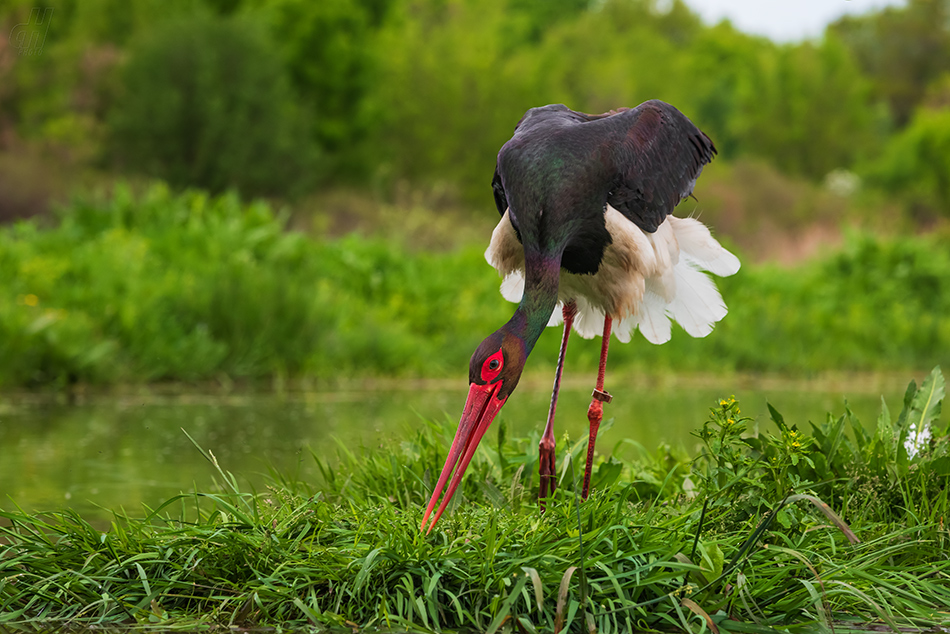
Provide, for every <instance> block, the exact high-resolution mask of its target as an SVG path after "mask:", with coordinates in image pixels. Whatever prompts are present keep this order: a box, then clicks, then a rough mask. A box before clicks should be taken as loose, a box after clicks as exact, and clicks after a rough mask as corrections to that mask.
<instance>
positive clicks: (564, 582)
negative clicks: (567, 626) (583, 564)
mask: <svg viewBox="0 0 950 634" xmlns="http://www.w3.org/2000/svg"><path fill="white" fill-rule="evenodd" d="M575 570H577V566H571V567H570V568H568V569H567V571H566V572H565V573H564V576H563V577H561V587H560V589H558V591H557V611H556V612H555V614H554V634H557V633H558V632H560V631H561V629H562V628H563V627H564V607H565V606H566V605H567V593H568V591H569V590H570V588H571V575H573V574H574V571H575Z"/></svg>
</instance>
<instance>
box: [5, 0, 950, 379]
mask: <svg viewBox="0 0 950 634" xmlns="http://www.w3.org/2000/svg"><path fill="white" fill-rule="evenodd" d="M50 6H51V7H52V9H53V11H52V14H50V16H49V19H48V20H47V21H46V22H45V23H39V22H38V19H37V16H38V15H39V14H37V15H33V14H32V13H31V11H32V8H33V5H32V4H31V3H30V2H27V1H26V0H2V1H0V37H5V38H6V39H5V40H0V219H7V220H11V219H15V218H23V217H29V216H33V217H34V218H33V220H31V221H30V222H27V223H20V224H16V225H13V226H9V227H6V228H4V229H3V230H2V231H0V242H2V243H3V250H2V252H0V269H2V272H3V277H2V279H0V288H2V293H3V297H4V298H5V299H4V301H0V335H2V336H0V359H2V360H3V364H2V369H0V384H3V385H7V386H10V385H42V384H50V383H52V384H56V385H63V384H67V383H71V382H75V381H83V382H85V381H92V382H113V381H128V380H133V381H138V380H161V379H186V380H191V379H199V378H203V377H211V376H215V375H216V374H220V373H225V374H227V375H229V376H236V377H260V376H267V375H295V374H309V375H315V376H320V377H331V376H332V377H338V376H345V375H357V374H365V373H375V374H384V373H385V374H392V373H400V374H404V375H419V374H437V373H441V372H443V371H445V370H446V369H448V368H453V369H457V368H459V367H463V366H464V363H465V361H466V359H467V357H468V354H469V352H470V350H471V348H472V347H473V345H474V344H475V343H476V339H477V338H478V336H479V335H481V334H483V333H485V332H489V331H490V330H492V329H493V328H494V327H496V326H497V324H498V323H499V322H500V321H502V320H503V319H504V318H505V316H506V313H507V311H508V310H509V307H507V306H505V305H504V304H503V302H501V301H500V300H499V299H498V297H497V295H496V290H495V286H496V283H497V279H496V278H495V277H494V276H493V275H492V273H491V271H490V269H488V268H487V267H486V266H485V265H484V263H483V262H482V261H481V259H480V251H481V249H482V245H483V243H484V240H485V238H486V237H487V235H488V231H489V230H490V229H489V228H490V227H491V225H492V224H493V223H494V222H495V218H496V216H495V215H494V211H492V204H491V199H490V192H489V188H488V185H487V183H488V180H489V175H490V174H491V170H492V165H493V162H494V157H495V153H496V152H497V149H498V147H499V146H500V145H501V144H502V143H503V142H504V141H505V140H506V139H507V138H508V137H509V135H510V134H511V130H512V128H513V125H514V123H515V122H516V121H517V120H518V119H519V118H520V116H521V115H522V113H523V112H524V110H525V109H526V108H528V107H530V106H533V105H537V104H541V103H550V102H564V103H567V104H569V105H570V106H571V107H573V108H577V109H580V110H586V111H591V112H600V111H604V110H607V109H609V108H612V107H616V106H618V105H634V104H636V103H639V102H641V101H643V100H645V99H647V98H654V97H655V98H661V99H664V100H667V101H669V102H671V103H674V104H676V105H677V106H678V107H679V108H681V109H682V110H683V111H684V112H686V113H687V114H688V115H689V116H690V117H691V118H692V119H693V120H694V121H695V122H696V123H697V124H698V125H699V126H700V127H702V128H703V129H704V130H705V131H707V132H708V133H709V134H710V136H712V138H714V139H715V141H716V143H717V145H718V147H719V149H720V157H719V158H718V159H717V161H716V162H714V163H713V165H711V166H710V167H709V169H707V170H706V172H705V174H704V175H703V178H702V179H701V180H700V183H699V188H698V189H697V196H698V198H699V200H700V202H699V203H698V204H696V203H693V202H690V203H687V204H684V206H683V208H682V209H681V210H680V212H681V213H684V214H690V213H695V214H699V215H701V216H702V219H703V220H704V221H705V222H707V224H709V225H710V226H712V227H714V228H715V230H716V233H717V235H718V236H719V237H720V238H722V239H723V240H724V242H726V243H727V244H728V245H729V246H730V248H733V249H735V250H737V251H738V252H739V254H740V255H741V256H742V259H743V261H744V262H745V263H746V266H745V268H744V269H743V271H742V272H741V273H740V275H739V276H737V277H736V278H735V279H732V280H726V281H723V282H722V287H723V290H724V294H725V296H726V298H727V303H728V304H729V305H730V307H731V309H732V314H731V315H730V316H729V318H728V319H726V320H725V322H723V324H722V325H721V326H720V327H719V329H717V331H716V333H715V335H714V336H712V337H710V338H709V339H707V340H703V341H692V340H688V339H687V338H685V337H683V336H678V337H674V340H673V341H672V342H671V343H670V344H669V345H667V346H664V347H663V348H662V349H657V348H654V347H652V346H650V347H648V346H645V345H638V346H631V347H628V348H622V347H616V348H615V352H614V353H612V362H614V363H618V364H620V365H625V364H626V365H628V366H629V367H633V366H634V365H638V366H642V367H649V368H651V369H656V368H678V369H694V370H712V369H720V368H732V369H738V370H778V371H784V372H797V373H802V372H814V371H820V370H827V369H860V370H868V369H882V368H893V367H895V366H900V367H914V368H920V367H929V366H932V365H933V364H935V363H939V362H946V359H945V356H946V355H945V354H944V353H942V352H941V350H947V349H950V348H947V347H946V345H945V344H946V343H947V339H948V336H950V335H948V326H947V317H946V315H947V314H948V312H947V310H946V309H947V306H946V302H947V300H946V299H945V292H944V291H945V288H944V287H945V285H946V281H945V280H946V279H948V278H947V272H948V262H947V253H948V252H950V249H948V248H947V247H948V244H947V243H948V235H950V233H948V230H947V229H946V224H947V221H946V218H947V217H948V216H950V163H948V159H947V156H950V151H948V150H950V115H948V113H950V27H948V26H947V25H948V24H950V15H947V11H948V8H947V6H946V3H943V2H939V1H937V0H910V1H909V2H908V3H907V4H906V6H903V7H899V8H889V9H885V10H882V11H879V12H875V13H871V14H868V15H866V16H863V17H851V18H846V19H842V20H840V21H839V22H837V23H835V24H833V25H831V26H830V27H829V28H828V29H827V30H826V31H825V33H824V34H823V35H822V36H821V37H820V38H816V39H814V40H811V41H804V42H798V43H789V44H778V43H775V42H772V41H769V40H767V39H765V38H761V37H755V36H750V35H747V34H745V33H742V32H740V31H738V30H736V29H735V28H734V27H733V26H732V25H730V24H729V23H728V22H723V23H720V24H717V25H707V24H704V23H702V22H701V21H700V19H699V18H698V17H697V15H696V14H694V13H693V12H692V11H691V10H690V9H689V8H688V6H687V5H686V4H684V2H682V1H681V0H673V1H672V2H659V1H657V0H608V1H606V2H596V3H590V2H587V1H586V0H557V1H554V2H552V1H550V0H507V1H505V2H499V3H491V4H490V5H488V6H486V5H485V4H484V3H482V2H476V1H475V0H326V1H323V2H318V3H313V2H309V1H307V0H267V1H265V0H189V1H185V2H177V3H175V4H174V6H167V5H166V4H164V3H161V2H157V1H151V0H145V1H142V2H136V3H133V4H126V3H117V2H115V0H88V1H82V2H79V1H77V0H58V1H55V2H52V3H51V4H50ZM34 36H35V37H34ZM909 43H913V45H912V46H911V45H910V44H909ZM155 180H160V181H164V182H166V183H167V184H168V188H165V186H164V185H153V184H152V183H153V182H154V181H155ZM185 190H187V192H186V193H181V192H183V191H185ZM91 191H97V192H100V193H97V194H90V193H89V192H91ZM76 192H85V193H83V194H82V195H79V196H76V195H75V194H76ZM219 195H223V197H220V198H219V197H217V196H219ZM255 197H266V198H267V199H268V200H269V203H262V202H253V203H247V202H246V201H249V200H253V199H255ZM242 201H245V202H242ZM273 209H287V210H289V211H287V212H283V211H281V212H277V213H275V212H274V211H272V210H273ZM288 229H296V230H298V232H296V233H288V231H287V230H288ZM353 233H356V234H358V236H359V237H358V236H354V235H350V234H353ZM918 234H926V235H918ZM343 235H347V236H348V237H346V238H344V239H342V240H341V239H339V238H340V236H343ZM763 261H764V262H767V264H765V265H763V266H761V267H758V266H753V265H752V264H753V263H755V262H763ZM577 347H578V349H580V351H581V353H579V354H578V357H579V358H582V359H584V360H583V361H582V362H581V363H582V365H583V364H584V363H588V362H589V360H588V357H590V358H593V357H592V356H590V355H588V354H586V351H587V349H588V348H590V349H591V350H593V348H592V347H591V346H589V345H587V344H583V343H582V344H579V345H578V346H577ZM573 349H574V348H573V347H572V350H573ZM536 356H537V357H540V358H541V359H542V361H550V359H551V357H552V356H553V343H550V342H543V343H542V345H541V348H540V349H539V353H538V354H537V355H536Z"/></svg>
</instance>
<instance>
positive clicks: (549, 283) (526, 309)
mask: <svg viewBox="0 0 950 634" xmlns="http://www.w3.org/2000/svg"><path fill="white" fill-rule="evenodd" d="M560 275H561V256H560V253H558V254H557V255H548V254H541V253H525V284H524V295H523V296H522V298H521V304H519V305H518V309H517V310H515V314H514V315H512V317H511V320H509V322H508V323H507V324H506V328H508V329H510V331H511V332H513V333H514V334H516V335H518V336H519V337H521V339H522V340H523V341H524V342H525V348H526V350H525V352H526V353H528V354H530V353H531V350H532V349H533V348H534V344H535V343H537V341H538V339H539V338H540V337H541V333H542V332H544V329H545V327H546V326H547V325H548V321H550V319H551V313H552V312H554V307H555V306H557V297H558V294H557V291H558V282H559V280H560Z"/></svg>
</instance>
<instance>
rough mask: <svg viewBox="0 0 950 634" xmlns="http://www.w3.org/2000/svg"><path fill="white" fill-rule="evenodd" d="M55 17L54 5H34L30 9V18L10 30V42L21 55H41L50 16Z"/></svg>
mask: <svg viewBox="0 0 950 634" xmlns="http://www.w3.org/2000/svg"><path fill="white" fill-rule="evenodd" d="M52 17H53V7H45V8H42V7H33V8H32V9H30V18H29V19H28V20H27V21H26V22H24V23H22V24H17V25H16V26H15V27H13V30H12V31H10V44H11V46H13V48H14V49H16V51H17V54H19V55H39V54H40V53H42V52H43V44H44V43H45V42H46V32H47V31H48V30H49V23H50V18H52Z"/></svg>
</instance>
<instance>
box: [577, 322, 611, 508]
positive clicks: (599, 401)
mask: <svg viewBox="0 0 950 634" xmlns="http://www.w3.org/2000/svg"><path fill="white" fill-rule="evenodd" d="M611 322H612V320H611V319H610V315H607V316H605V317H604V340H603V343H602V344H601V348H600V369H599V370H598V371H597V387H596V388H595V389H594V393H593V394H592V395H591V401H590V407H589V408H588V409H587V420H588V421H590V436H589V437H588V440H587V467H586V468H585V469H584V488H583V489H582V490H581V497H583V499H585V500H586V499H587V495H588V493H590V472H591V469H592V468H593V466H594V444H595V443H596V442H597V430H598V429H600V421H602V420H603V419H604V403H609V402H610V400H611V398H613V397H612V396H610V394H609V393H607V392H605V391H604V373H605V371H606V369H607V348H608V347H609V346H610V326H611Z"/></svg>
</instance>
